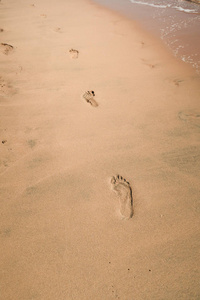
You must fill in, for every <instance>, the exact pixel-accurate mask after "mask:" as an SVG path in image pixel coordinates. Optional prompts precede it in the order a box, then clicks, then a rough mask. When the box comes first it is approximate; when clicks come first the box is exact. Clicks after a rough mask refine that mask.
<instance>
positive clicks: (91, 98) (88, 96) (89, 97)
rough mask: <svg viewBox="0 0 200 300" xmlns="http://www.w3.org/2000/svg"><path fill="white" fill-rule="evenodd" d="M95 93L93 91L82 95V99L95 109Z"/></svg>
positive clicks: (96, 104)
mask: <svg viewBox="0 0 200 300" xmlns="http://www.w3.org/2000/svg"><path fill="white" fill-rule="evenodd" d="M94 96H95V93H94V91H87V92H85V93H84V94H83V98H84V99H85V100H86V101H87V102H88V103H90V104H91V105H92V106H94V107H97V106H98V103H97V102H96V100H95V99H94Z"/></svg>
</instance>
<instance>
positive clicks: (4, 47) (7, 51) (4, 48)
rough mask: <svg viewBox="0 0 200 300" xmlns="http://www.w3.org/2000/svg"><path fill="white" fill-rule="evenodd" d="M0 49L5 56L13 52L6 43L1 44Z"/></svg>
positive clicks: (10, 46)
mask: <svg viewBox="0 0 200 300" xmlns="http://www.w3.org/2000/svg"><path fill="white" fill-rule="evenodd" d="M0 48H1V51H2V52H3V53H4V54H5V55H8V54H10V53H11V52H12V51H13V50H14V47H13V46H12V45H9V44H6V43H1V45H0Z"/></svg>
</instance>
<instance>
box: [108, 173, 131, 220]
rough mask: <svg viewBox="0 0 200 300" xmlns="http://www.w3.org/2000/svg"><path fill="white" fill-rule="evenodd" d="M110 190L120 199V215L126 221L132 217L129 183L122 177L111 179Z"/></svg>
mask: <svg viewBox="0 0 200 300" xmlns="http://www.w3.org/2000/svg"><path fill="white" fill-rule="evenodd" d="M111 186H112V189H113V190H114V191H115V192H117V194H118V196H119V198H120V213H121V214H122V216H123V217H125V218H126V219H130V218H132V216H133V196H132V188H131V186H130V183H129V182H128V181H126V179H124V178H123V177H122V176H120V175H117V176H113V177H112V178H111Z"/></svg>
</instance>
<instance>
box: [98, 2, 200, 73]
mask: <svg viewBox="0 0 200 300" xmlns="http://www.w3.org/2000/svg"><path fill="white" fill-rule="evenodd" d="M94 2H96V3H99V4H100V5H104V6H105V7H107V8H109V9H111V10H113V11H117V12H119V13H121V14H122V15H124V16H125V17H128V18H129V19H131V20H133V21H136V22H138V23H139V24H140V26H141V28H143V30H144V31H146V32H148V33H149V34H150V35H153V36H155V37H156V38H157V39H160V40H161V42H162V43H163V44H165V45H166V47H167V48H168V50H169V51H171V52H172V53H173V55H174V56H175V57H176V58H177V59H179V60H182V61H183V62H184V63H186V64H188V65H191V66H192V67H193V68H194V69H195V70H196V73H197V74H200V46H199V43H198V37H199V34H200V31H199V26H198V24H199V21H200V18H199V15H200V10H199V6H196V5H194V4H189V2H188V3H187V1H182V2H180V1H177V0H173V1H172V2H171V3H170V4H169V3H168V4H166V3H165V2H164V1H162V0H161V1H160V3H159V4H158V3H157V2H156V1H151V2H150V3H148V2H145V1H134V0H126V1H122V0H116V1H112V0H109V1H105V0H94ZM154 2H155V3H154ZM190 3H191V2H190Z"/></svg>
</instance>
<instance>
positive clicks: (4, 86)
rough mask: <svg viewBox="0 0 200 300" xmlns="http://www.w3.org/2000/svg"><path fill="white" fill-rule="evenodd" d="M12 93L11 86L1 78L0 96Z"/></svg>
mask: <svg viewBox="0 0 200 300" xmlns="http://www.w3.org/2000/svg"><path fill="white" fill-rule="evenodd" d="M10 92H11V85H10V84H9V83H7V82H6V81H5V80H3V78H2V77H1V76H0V95H2V96H3V95H7V94H9V93H10Z"/></svg>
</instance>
